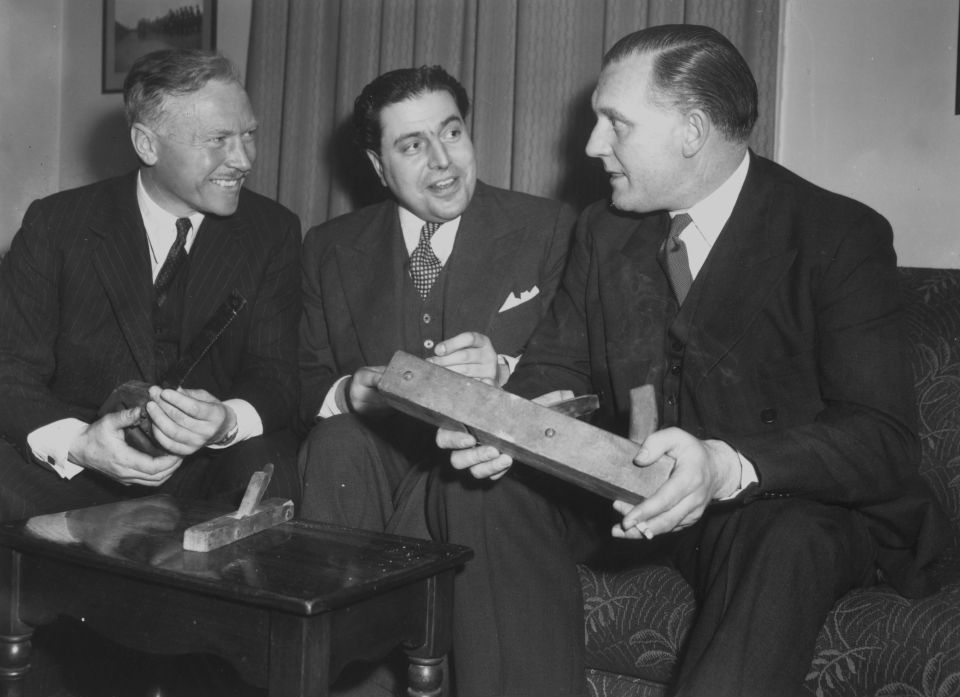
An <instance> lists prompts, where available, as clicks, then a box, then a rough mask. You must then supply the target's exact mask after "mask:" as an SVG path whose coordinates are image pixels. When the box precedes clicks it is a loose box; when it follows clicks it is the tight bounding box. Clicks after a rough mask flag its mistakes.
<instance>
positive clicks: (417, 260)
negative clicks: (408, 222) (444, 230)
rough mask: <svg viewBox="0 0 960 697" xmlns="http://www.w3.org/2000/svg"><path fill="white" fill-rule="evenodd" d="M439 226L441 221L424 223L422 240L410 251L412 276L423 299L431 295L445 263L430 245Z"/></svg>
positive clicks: (421, 231) (421, 232) (421, 233)
mask: <svg viewBox="0 0 960 697" xmlns="http://www.w3.org/2000/svg"><path fill="white" fill-rule="evenodd" d="M438 227H440V223H424V226H423V229H421V230H420V241H419V242H418V243H417V246H416V247H415V248H414V250H413V251H412V252H410V278H412V279H413V285H414V286H416V288H417V292H419V293H420V297H421V298H423V299H426V297H427V296H428V295H430V289H431V288H432V287H433V282H434V281H436V280H437V276H439V275H440V269H442V268H443V264H441V263H440V260H439V259H437V255H436V254H434V253H433V247H431V246H430V238H431V237H433V233H435V232H436V231H437V228H438Z"/></svg>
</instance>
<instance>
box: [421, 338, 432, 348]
mask: <svg viewBox="0 0 960 697" xmlns="http://www.w3.org/2000/svg"><path fill="white" fill-rule="evenodd" d="M423 348H425V349H432V348H433V339H427V340H426V341H424V342H423Z"/></svg>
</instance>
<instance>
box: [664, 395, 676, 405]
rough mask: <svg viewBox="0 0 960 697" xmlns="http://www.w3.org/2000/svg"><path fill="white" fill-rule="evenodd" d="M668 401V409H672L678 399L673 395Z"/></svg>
mask: <svg viewBox="0 0 960 697" xmlns="http://www.w3.org/2000/svg"><path fill="white" fill-rule="evenodd" d="M666 401H667V406H668V407H672V406H673V405H674V404H675V403H676V401H677V400H676V398H675V397H674V396H673V395H670V396H669V397H667V400H666Z"/></svg>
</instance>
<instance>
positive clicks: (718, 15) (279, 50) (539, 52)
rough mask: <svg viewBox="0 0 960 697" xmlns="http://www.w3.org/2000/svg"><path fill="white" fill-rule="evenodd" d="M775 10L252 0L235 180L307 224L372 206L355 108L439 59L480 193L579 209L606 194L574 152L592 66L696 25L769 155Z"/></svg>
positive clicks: (579, 2) (543, 0) (709, 4)
mask: <svg viewBox="0 0 960 697" xmlns="http://www.w3.org/2000/svg"><path fill="white" fill-rule="evenodd" d="M778 6H779V3H778V0H254V3H253V17H252V21H251V38H250V51H249V61H248V65H247V89H248V91H249V93H250V97H251V100H252V102H253V106H254V109H255V111H256V112H257V114H258V117H259V119H260V122H261V126H260V130H259V134H258V151H259V158H258V161H257V165H256V167H255V169H254V172H253V174H252V175H251V177H250V179H249V180H248V185H249V186H250V187H251V188H253V189H254V190H256V191H259V192H261V193H263V194H266V195H268V196H271V197H273V198H276V199H277V200H279V201H280V202H281V203H283V204H285V205H287V206H288V207H290V208H291V209H293V210H294V211H295V212H297V213H298V214H299V215H300V217H301V220H302V221H303V223H304V226H305V227H307V226H309V225H313V224H316V223H320V222H323V221H325V220H328V219H329V218H332V217H334V216H336V215H339V214H341V213H345V212H347V211H350V210H353V209H355V208H356V207H359V206H362V205H365V204H367V203H370V202H373V201H376V200H379V199H380V198H381V197H382V196H383V192H382V190H381V187H380V185H379V183H378V182H377V180H376V179H375V177H374V176H373V173H372V171H371V169H370V167H369V165H368V163H367V162H366V159H365V158H364V157H363V156H362V154H361V153H360V152H359V151H358V150H357V149H356V148H355V146H353V144H352V141H351V137H350V129H349V115H350V112H351V110H352V108H353V100H354V98H355V97H356V96H357V94H358V93H359V91H360V90H361V89H362V88H363V86H364V85H365V84H366V83H367V82H369V81H370V80H372V79H373V78H374V77H376V76H377V75H379V74H380V73H382V72H385V71H387V70H392V69H394V68H400V67H408V66H416V65H424V64H430V65H432V64H439V65H442V66H443V67H444V68H445V69H446V70H447V71H448V72H450V73H451V74H452V75H454V76H455V77H457V78H458V79H459V80H460V81H461V82H462V83H463V85H464V86H465V87H466V89H467V92H468V94H470V96H471V100H472V103H473V106H472V113H471V114H470V117H469V118H468V126H469V128H470V131H471V133H472V136H473V140H474V144H475V146H476V150H477V161H478V171H479V176H480V178H481V179H483V180H484V181H486V182H487V183H490V184H494V185H496V186H502V187H506V188H512V189H516V190H519V191H526V192H529V193H533V194H540V195H543V196H549V197H553V198H559V199H562V200H565V201H567V202H569V203H572V204H573V205H575V206H577V207H578V208H580V207H583V206H584V205H586V204H587V203H589V202H591V201H593V200H595V199H597V198H600V197H602V196H604V195H606V193H607V184H606V181H605V178H604V177H603V176H602V171H601V168H600V166H599V164H598V163H597V162H595V161H593V160H591V159H590V158H588V157H587V156H586V155H585V154H584V152H583V149H584V146H585V145H586V142H587V137H588V136H589V133H590V129H591V128H592V127H593V122H594V117H593V114H592V113H591V111H590V94H591V92H592V90H593V87H594V84H595V81H596V77H597V74H598V71H599V67H600V59H601V57H602V56H603V54H604V52H605V51H606V50H607V49H609V48H610V47H611V46H612V45H613V44H614V43H615V42H616V41H617V40H618V39H619V38H620V37H622V36H623V35H625V34H627V33H629V32H631V31H634V30H636V29H641V28H643V27H646V26H651V25H654V24H665V23H681V22H685V23H693V24H706V25H709V26H712V27H715V28H716V29H718V30H720V31H721V32H723V33H724V34H725V35H726V36H727V37H729V38H730V39H731V41H733V43H734V44H735V45H736V46H737V47H738V48H739V49H740V51H741V52H742V53H743V54H744V56H745V57H746V59H747V61H748V62H749V63H750V66H751V68H752V69H753V71H754V74H755V76H756V78H757V83H758V86H759V88H760V120H759V122H758V124H757V128H756V131H755V134H754V138H753V141H752V143H751V144H752V146H753V148H754V149H755V150H756V151H757V152H759V153H760V154H764V155H768V156H769V155H770V154H771V153H772V151H773V138H774V131H773V129H774V117H775V114H774V105H775V96H776V78H777V41H778V31H779V16H778Z"/></svg>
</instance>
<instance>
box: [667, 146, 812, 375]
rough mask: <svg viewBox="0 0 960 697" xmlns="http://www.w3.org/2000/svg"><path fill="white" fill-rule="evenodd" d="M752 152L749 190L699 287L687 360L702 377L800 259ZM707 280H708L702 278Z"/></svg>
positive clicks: (706, 266)
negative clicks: (775, 219)
mask: <svg viewBox="0 0 960 697" xmlns="http://www.w3.org/2000/svg"><path fill="white" fill-rule="evenodd" d="M757 170H758V167H757V161H756V158H755V157H754V156H753V155H751V165H750V171H749V172H748V174H747V179H746V181H745V182H744V186H743V189H742V190H741V192H740V196H739V198H738V199H737V203H736V205H735V206H734V208H733V212H732V213H731V215H730V219H729V220H728V221H727V224H726V225H725V226H724V228H723V231H722V232H721V234H720V237H719V238H718V240H717V242H716V244H715V245H714V247H713V249H712V250H711V252H710V255H709V257H708V258H707V262H706V263H705V264H704V267H703V269H702V270H701V272H700V275H698V277H697V280H696V282H695V285H699V286H700V287H701V288H709V289H710V291H709V293H702V294H701V293H698V294H697V295H696V297H695V298H693V299H694V304H693V306H692V307H690V308H688V307H687V303H685V304H684V308H683V309H684V311H687V310H688V309H689V310H690V311H692V312H693V315H692V318H691V319H692V332H691V335H690V340H689V342H688V349H687V358H688V359H690V358H693V359H694V360H693V361H692V365H689V366H688V367H694V366H696V368H697V369H698V370H700V371H701V373H702V375H701V376H700V377H702V376H703V375H705V374H706V373H708V372H709V371H710V370H712V369H713V367H714V366H716V364H717V362H719V361H720V359H722V358H723V357H724V356H725V355H726V354H727V353H728V352H729V351H731V350H732V349H733V348H734V347H735V346H736V345H737V343H738V342H739V341H740V340H741V339H742V338H743V336H744V334H745V333H746V332H747V329H748V328H749V326H750V324H751V323H752V322H753V320H754V318H755V317H756V316H757V314H758V313H759V312H760V310H761V309H762V307H763V305H764V303H765V302H766V300H767V298H768V297H769V296H770V294H771V293H772V292H773V291H774V289H775V288H776V287H777V286H778V285H779V284H780V282H781V281H782V279H783V277H784V275H785V274H786V273H787V270H788V269H789V268H790V266H791V264H792V263H793V260H794V258H795V257H796V249H794V248H793V247H792V246H791V245H790V244H788V242H787V237H786V234H785V231H784V230H778V229H775V227H774V226H772V225H770V224H768V222H767V221H768V219H769V207H770V204H771V201H772V199H773V192H772V185H771V184H769V182H767V181H766V179H765V178H764V177H763V175H762V174H761V173H758V171H757ZM701 279H702V281H701Z"/></svg>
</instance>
